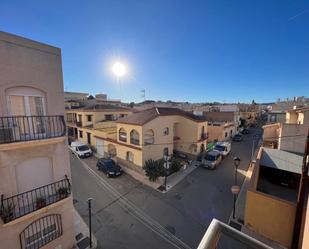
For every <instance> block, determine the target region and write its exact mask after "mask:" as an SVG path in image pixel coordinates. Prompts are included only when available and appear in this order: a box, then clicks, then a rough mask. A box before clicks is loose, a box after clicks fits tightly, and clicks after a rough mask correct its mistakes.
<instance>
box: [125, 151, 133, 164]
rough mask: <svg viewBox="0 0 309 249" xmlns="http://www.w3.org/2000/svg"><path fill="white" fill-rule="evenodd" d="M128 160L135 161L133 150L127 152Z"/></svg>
mask: <svg viewBox="0 0 309 249" xmlns="http://www.w3.org/2000/svg"><path fill="white" fill-rule="evenodd" d="M126 160H127V161H129V162H132V163H133V162H134V154H133V152H131V151H127V153H126Z"/></svg>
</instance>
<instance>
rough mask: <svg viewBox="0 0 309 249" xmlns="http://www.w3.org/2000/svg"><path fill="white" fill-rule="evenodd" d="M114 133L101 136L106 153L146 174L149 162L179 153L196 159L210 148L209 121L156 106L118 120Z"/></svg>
mask: <svg viewBox="0 0 309 249" xmlns="http://www.w3.org/2000/svg"><path fill="white" fill-rule="evenodd" d="M116 123H117V127H116V129H115V130H114V131H115V132H114V133H111V132H110V133H109V134H107V133H105V134H97V135H96V138H97V139H101V140H102V144H103V148H104V152H105V153H106V154H108V155H111V156H113V157H116V159H117V161H118V162H119V163H120V164H121V165H123V166H126V167H129V168H131V169H134V170H137V171H138V172H140V173H143V171H142V166H143V165H144V163H145V161H147V160H148V159H153V160H157V159H161V158H162V157H163V153H164V152H165V153H167V154H169V155H171V154H172V153H173V151H174V150H175V151H179V152H182V153H184V154H187V155H189V156H191V157H192V156H196V155H198V154H199V153H200V151H203V150H205V148H206V146H207V122H206V121H205V120H204V119H203V118H201V117H198V116H195V115H193V114H191V113H188V112H185V111H182V110H180V109H177V108H160V107H155V108H151V109H147V110H143V111H140V112H136V113H133V114H131V115H128V116H127V117H125V118H122V119H120V120H118V121H117V122H116Z"/></svg>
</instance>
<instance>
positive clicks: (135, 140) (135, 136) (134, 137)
mask: <svg viewBox="0 0 309 249" xmlns="http://www.w3.org/2000/svg"><path fill="white" fill-rule="evenodd" d="M130 143H131V144H135V145H139V133H138V131H137V130H135V129H133V130H131V132H130Z"/></svg>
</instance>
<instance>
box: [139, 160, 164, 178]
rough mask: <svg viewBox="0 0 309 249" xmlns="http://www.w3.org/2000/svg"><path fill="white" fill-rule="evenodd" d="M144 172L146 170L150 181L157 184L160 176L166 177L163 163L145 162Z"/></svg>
mask: <svg viewBox="0 0 309 249" xmlns="http://www.w3.org/2000/svg"><path fill="white" fill-rule="evenodd" d="M143 170H145V173H146V176H148V178H149V181H151V182H155V181H156V180H157V179H158V177H159V176H162V175H164V164H163V161H162V160H157V161H154V160H153V159H149V160H147V161H146V162H145V165H144V166H143Z"/></svg>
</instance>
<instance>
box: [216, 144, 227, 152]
mask: <svg viewBox="0 0 309 249" xmlns="http://www.w3.org/2000/svg"><path fill="white" fill-rule="evenodd" d="M215 150H217V151H224V150H225V147H224V146H222V145H216V147H215Z"/></svg>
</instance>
